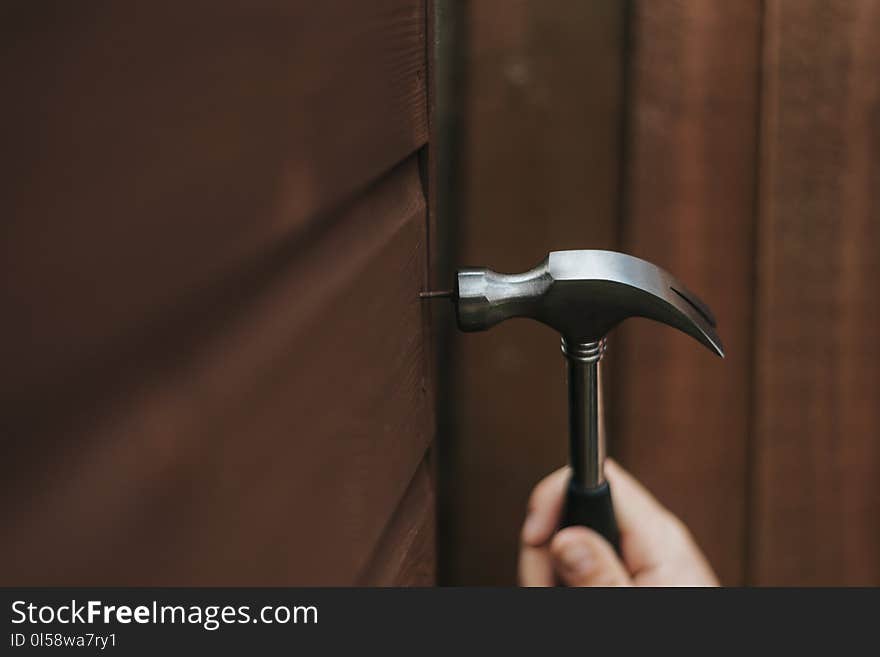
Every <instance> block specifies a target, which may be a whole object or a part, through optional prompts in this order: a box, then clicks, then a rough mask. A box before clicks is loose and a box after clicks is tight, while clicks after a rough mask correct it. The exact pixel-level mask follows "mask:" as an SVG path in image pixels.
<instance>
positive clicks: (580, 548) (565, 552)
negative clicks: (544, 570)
mask: <svg viewBox="0 0 880 657" xmlns="http://www.w3.org/2000/svg"><path fill="white" fill-rule="evenodd" d="M550 554H551V556H552V558H553V565H554V567H555V570H556V574H557V575H558V576H559V579H560V580H561V581H562V583H563V584H567V585H568V586H632V583H633V582H632V578H631V577H630V576H629V573H628V572H627V570H626V568H625V567H624V565H623V563H622V562H621V561H620V559H619V558H618V557H617V554H616V553H615V552H614V548H612V547H611V544H610V543H608V541H606V540H605V539H604V538H602V537H601V536H599V534H597V533H596V532H594V531H593V530H592V529H587V528H586V527H567V528H565V529H562V530H560V531H559V533H557V534H556V536H555V537H554V538H553V541H552V543H551V544H550Z"/></svg>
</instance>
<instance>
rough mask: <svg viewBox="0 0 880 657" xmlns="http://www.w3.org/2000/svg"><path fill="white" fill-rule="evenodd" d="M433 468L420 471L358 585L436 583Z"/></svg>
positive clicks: (426, 584)
mask: <svg viewBox="0 0 880 657" xmlns="http://www.w3.org/2000/svg"><path fill="white" fill-rule="evenodd" d="M432 469H433V464H432V463H430V459H426V461H425V462H424V463H422V465H421V466H420V467H419V469H418V471H417V472H416V475H415V477H413V480H412V483H411V484H410V486H409V489H408V490H407V492H406V495H405V496H404V498H403V501H402V502H401V503H400V505H399V506H398V508H397V510H396V511H395V512H394V517H393V518H392V519H391V522H390V523H389V525H388V527H387V528H386V529H385V532H384V533H383V535H382V539H381V540H380V541H379V544H378V546H377V548H376V552H375V554H374V555H373V558H372V559H371V561H370V563H369V564H368V566H367V567H366V568H365V569H364V571H363V572H362V573H361V575H360V577H359V578H358V581H359V582H360V583H361V584H364V585H368V586H429V585H431V584H433V583H434V582H435V581H436V574H435V569H436V554H435V553H436V549H435V542H436V531H435V517H436V516H435V513H434V497H435V494H434V477H433V474H432Z"/></svg>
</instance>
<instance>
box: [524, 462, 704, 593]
mask: <svg viewBox="0 0 880 657" xmlns="http://www.w3.org/2000/svg"><path fill="white" fill-rule="evenodd" d="M605 476H606V477H607V479H608V483H609V484H610V486H611V494H612V496H613V500H614V511H615V515H616V517H617V523H618V526H619V529H620V547H621V552H622V553H623V558H622V560H621V558H620V557H618V555H617V554H616V553H615V552H614V548H612V547H611V545H610V544H609V543H608V542H607V541H606V540H605V539H604V538H602V537H601V536H600V535H599V534H597V533H596V532H594V531H593V530H591V529H587V528H586V527H566V528H565V529H562V530H560V531H558V532H557V531H556V530H557V528H558V527H559V522H560V518H561V516H562V507H563V504H564V502H565V490H566V487H567V485H568V480H569V477H571V470H570V469H569V468H567V467H565V468H561V469H559V470H557V471H556V472H554V473H553V474H551V475H549V476H547V477H545V478H544V479H543V480H541V482H540V483H539V484H538V485H537V486H535V488H534V490H533V491H532V496H531V498H530V500H529V509H528V514H527V515H526V520H525V523H524V525H523V529H522V536H521V541H522V542H521V545H520V554H519V582H520V584H521V585H522V586H555V585H556V584H560V583H562V584H565V585H568V586H718V578H717V577H716V576H715V573H714V572H713V571H712V568H711V566H710V565H709V563H708V562H707V561H706V557H704V556H703V553H702V552H701V551H700V548H699V547H697V544H696V543H695V542H694V539H693V537H692V536H691V534H690V532H689V531H688V529H687V527H685V525H684V524H683V523H682V522H681V521H680V520H679V519H678V518H676V517H675V516H674V515H672V513H671V512H670V511H669V510H667V509H666V508H665V507H664V506H663V505H661V504H660V503H659V502H658V501H657V500H656V499H655V498H654V496H653V495H651V494H650V493H649V492H648V491H647V490H646V489H645V487H644V486H642V485H641V484H640V483H639V482H638V481H636V479H635V478H634V477H633V476H632V475H631V474H629V473H628V472H626V471H625V470H624V469H623V468H621V467H620V466H619V465H617V463H615V462H614V461H612V460H610V459H608V460H607V461H606V464H605Z"/></svg>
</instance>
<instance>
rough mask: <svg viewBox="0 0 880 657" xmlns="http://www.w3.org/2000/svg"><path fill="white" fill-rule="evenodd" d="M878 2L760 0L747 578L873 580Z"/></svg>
mask: <svg viewBox="0 0 880 657" xmlns="http://www.w3.org/2000/svg"><path fill="white" fill-rule="evenodd" d="M878 31H880V3H877V2H873V1H870V0H855V1H845V2H844V1H826V2H815V1H810V2H807V1H804V2H793V1H792V2H781V1H778V0H770V1H769V2H767V5H766V18H765V35H766V36H765V59H764V68H765V71H766V74H765V78H764V83H763V99H764V100H763V128H762V132H763V137H762V159H761V162H762V174H761V185H760V187H761V198H760V261H759V262H760V266H759V280H760V282H761V286H760V297H759V303H758V325H757V326H758V332H757V377H756V389H755V404H756V421H755V422H756V423H755V431H756V435H755V439H756V444H755V448H756V449H755V468H756V473H755V478H756V480H755V483H756V490H755V498H754V506H753V517H754V522H753V530H752V541H751V548H752V561H753V574H752V580H753V582H754V583H757V584H780V585H783V584H798V585H810V584H863V585H877V584H880V523H878V518H880V445H878V440H877V435H878V427H880V406H878V400H880V375H878V367H880V314H878V313H877V311H876V305H877V297H878V293H880V220H878V208H880V47H878V44H877V33H878Z"/></svg>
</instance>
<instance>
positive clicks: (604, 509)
mask: <svg viewBox="0 0 880 657" xmlns="http://www.w3.org/2000/svg"><path fill="white" fill-rule="evenodd" d="M420 296H422V297H425V298H434V297H449V298H451V299H452V301H453V303H454V304H455V310H456V317H457V320H458V327H459V328H460V329H461V330H462V331H484V330H486V329H488V328H491V327H492V326H494V325H496V324H498V323H499V322H502V321H504V320H505V319H510V318H512V317H528V318H530V319H534V320H537V321H539V322H541V323H543V324H546V325H547V326H549V327H551V328H554V329H556V330H557V331H558V332H559V334H560V336H561V338H562V353H563V355H564V356H565V361H566V365H567V375H568V376H567V378H568V426H569V444H570V460H571V471H572V475H571V480H570V481H569V484H568V490H567V493H566V500H565V507H564V512H563V518H562V525H561V526H562V527H568V526H571V525H584V526H586V527H590V528H591V529H593V530H595V531H597V532H598V533H599V534H601V535H602V536H603V537H605V539H606V540H608V542H609V543H611V545H612V546H614V549H615V550H617V551H618V552H619V551H620V538H619V532H618V529H617V522H616V520H615V518H614V508H613V506H612V502H611V490H610V489H609V487H608V483H607V482H606V481H605V475H604V462H605V430H604V422H603V412H602V394H601V390H600V373H599V363H600V361H601V360H602V356H603V355H604V353H605V336H606V335H607V334H608V332H609V331H610V330H611V329H612V328H614V327H615V326H616V325H617V324H618V323H620V322H621V321H623V320H624V319H626V318H627V317H647V318H648V319H653V320H656V321H658V322H663V323H664V324H668V325H669V326H673V327H675V328H677V329H679V330H681V331H683V332H685V333H687V334H688V335H690V336H691V337H693V338H695V339H696V340H697V341H698V342H700V343H702V344H703V345H704V346H706V347H707V348H708V349H710V350H711V351H712V352H714V353H715V354H717V355H718V356H721V357H722V358H723V357H724V351H723V348H722V346H721V339H720V338H719V337H718V334H717V333H716V332H715V318H714V316H713V315H712V311H711V310H709V307H708V306H707V305H706V304H705V303H703V302H702V301H701V300H700V299H699V298H698V297H697V296H696V295H695V294H693V293H692V292H690V291H688V289H687V288H686V287H685V286H684V285H682V284H681V283H680V282H679V281H678V280H676V279H675V278H674V277H673V276H672V275H670V274H669V273H667V272H665V271H664V270H662V269H660V268H659V267H657V266H655V265H652V264H651V263H650V262H646V261H645V260H640V259H639V258H634V257H633V256H629V255H626V254H623V253H616V252H614V251H597V250H580V251H553V252H552V253H550V254H549V255H548V256H547V258H546V259H545V260H544V261H543V262H542V263H541V264H539V265H538V266H537V267H535V268H533V269H530V270H529V271H527V272H524V273H522V274H499V273H497V272H494V271H491V270H489V269H486V268H482V267H480V268H476V267H468V268H464V269H460V270H459V271H458V275H457V277H456V287H455V290H450V291H446V292H423V293H422V294H421V295H420Z"/></svg>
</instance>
